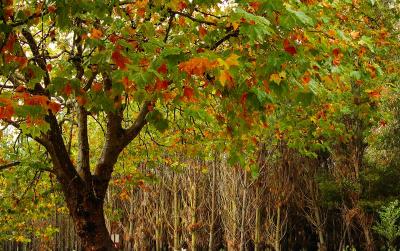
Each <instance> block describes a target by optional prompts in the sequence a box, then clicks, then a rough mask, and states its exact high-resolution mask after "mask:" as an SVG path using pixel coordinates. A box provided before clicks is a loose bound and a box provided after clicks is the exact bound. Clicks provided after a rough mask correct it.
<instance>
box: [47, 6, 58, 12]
mask: <svg viewBox="0 0 400 251" xmlns="http://www.w3.org/2000/svg"><path fill="white" fill-rule="evenodd" d="M47 10H48V11H49V13H54V12H56V10H57V8H56V6H54V5H50V6H49V7H47Z"/></svg>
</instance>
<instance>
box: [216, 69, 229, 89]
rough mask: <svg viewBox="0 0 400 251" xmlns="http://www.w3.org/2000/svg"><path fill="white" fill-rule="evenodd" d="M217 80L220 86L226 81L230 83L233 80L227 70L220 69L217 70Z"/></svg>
mask: <svg viewBox="0 0 400 251" xmlns="http://www.w3.org/2000/svg"><path fill="white" fill-rule="evenodd" d="M218 80H219V82H220V83H221V85H222V86H225V84H226V82H229V83H232V81H233V79H232V76H231V74H229V71H227V70H221V71H220V72H219V78H218Z"/></svg>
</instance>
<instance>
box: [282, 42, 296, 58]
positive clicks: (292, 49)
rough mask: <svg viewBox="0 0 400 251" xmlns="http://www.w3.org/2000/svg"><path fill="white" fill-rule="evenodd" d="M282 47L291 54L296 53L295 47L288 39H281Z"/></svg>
mask: <svg viewBox="0 0 400 251" xmlns="http://www.w3.org/2000/svg"><path fill="white" fill-rule="evenodd" d="M283 48H284V49H285V51H286V52H287V53H289V54H290V55H292V56H294V55H295V54H296V53H297V51H296V48H295V47H294V46H293V45H291V44H290V42H289V40H288V39H285V40H283Z"/></svg>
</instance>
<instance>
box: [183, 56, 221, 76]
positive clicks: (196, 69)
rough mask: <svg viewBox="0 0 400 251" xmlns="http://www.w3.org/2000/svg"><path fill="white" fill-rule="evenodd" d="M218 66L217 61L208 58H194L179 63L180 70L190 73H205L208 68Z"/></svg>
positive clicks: (199, 74)
mask: <svg viewBox="0 0 400 251" xmlns="http://www.w3.org/2000/svg"><path fill="white" fill-rule="evenodd" d="M217 66H218V62H217V61H210V60H209V59H207V58H192V59H190V60H189V61H186V62H182V63H180V64H179V70H180V71H184V72H186V73H187V74H188V75H198V76H201V75H203V74H204V73H205V72H206V70H209V69H213V68H215V67H217Z"/></svg>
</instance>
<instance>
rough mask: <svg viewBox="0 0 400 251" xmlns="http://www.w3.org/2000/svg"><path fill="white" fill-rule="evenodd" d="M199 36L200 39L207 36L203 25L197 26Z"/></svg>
mask: <svg viewBox="0 0 400 251" xmlns="http://www.w3.org/2000/svg"><path fill="white" fill-rule="evenodd" d="M199 34H200V37H201V38H203V37H204V36H205V35H207V30H206V28H204V27H203V25H200V26H199Z"/></svg>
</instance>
